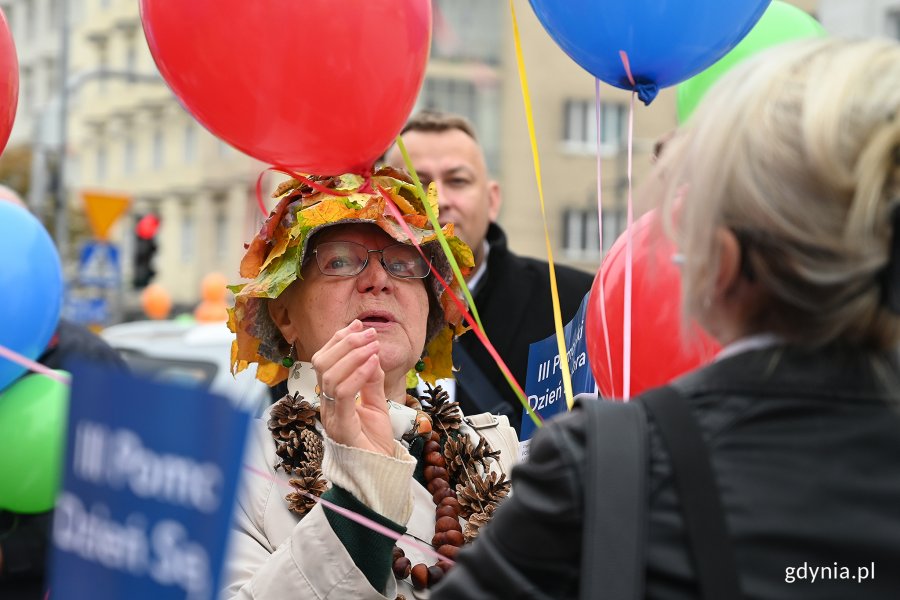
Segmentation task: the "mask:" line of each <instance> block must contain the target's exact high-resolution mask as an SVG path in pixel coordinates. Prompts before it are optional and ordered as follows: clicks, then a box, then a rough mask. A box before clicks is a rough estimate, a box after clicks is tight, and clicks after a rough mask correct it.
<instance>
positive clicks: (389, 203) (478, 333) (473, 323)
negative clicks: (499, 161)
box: [378, 149, 544, 427]
mask: <svg viewBox="0 0 900 600" xmlns="http://www.w3.org/2000/svg"><path fill="white" fill-rule="evenodd" d="M404 151H405V149H404ZM420 185H421V184H420ZM378 191H379V192H381V195H382V196H384V199H385V200H386V203H385V205H386V207H387V209H388V211H390V213H391V215H392V216H393V217H394V220H396V221H397V223H398V224H399V225H400V227H401V228H402V229H403V231H404V232H405V233H406V235H407V237H409V239H410V241H411V242H412V243H413V245H414V246H415V247H416V249H417V250H418V251H419V254H421V255H422V258H424V259H425V262H427V263H428V267H429V268H430V269H431V272H432V273H433V274H434V276H435V278H436V279H437V280H438V281H439V282H440V284H441V285H442V286H443V288H444V290H445V291H446V292H447V294H449V297H450V299H451V300H452V301H453V303H454V304H456V308H457V310H459V312H460V313H461V314H462V315H463V318H465V319H466V321H467V322H468V323H469V327H471V328H472V332H473V333H474V334H475V337H477V338H478V340H479V341H480V342H481V343H482V345H483V346H484V348H485V350H487V351H488V354H490V355H491V358H493V359H494V362H495V363H497V366H498V367H500V372H501V373H503V377H504V378H505V379H506V381H507V383H509V385H510V387H511V388H512V390H513V392H515V394H516V397H517V398H518V399H519V402H520V403H521V404H522V406H523V407H524V408H525V412H527V413H528V416H529V417H531V420H532V421H534V424H535V426H536V427H543V424H544V422H543V419H541V416H540V415H538V414H537V413H535V412H534V409H533V408H532V407H531V404H530V403H529V402H528V400H527V399H526V396H525V392H524V391H523V390H522V386H520V385H519V383H518V382H517V381H516V378H515V377H513V374H512V372H511V371H510V370H509V367H508V366H507V365H506V363H505V362H504V361H503V358H502V357H501V356H500V353H499V352H497V349H496V348H494V345H493V344H491V341H490V340H489V339H488V337H487V334H485V333H484V330H483V329H482V327H481V324H480V323H479V322H478V321H477V319H476V318H474V317H473V316H472V315H471V314H469V312H468V311H467V310H466V306H465V304H463V303H462V300H460V299H459V297H458V296H457V295H456V294H455V293H453V290H451V289H450V284H448V283H447V281H446V280H445V279H444V278H443V277H441V274H440V273H439V272H438V271H437V270H436V269H435V268H434V266H433V265H432V264H431V261H430V260H429V258H428V257H427V256H426V255H425V252H424V251H423V250H422V246H420V245H419V242H418V241H417V240H416V237H415V235H414V234H413V232H412V230H411V229H410V228H409V225H408V224H407V223H406V220H405V219H404V218H403V215H401V214H400V209H398V208H397V205H396V204H394V201H393V200H392V199H391V197H390V195H389V194H388V192H387V191H386V190H385V189H384V188H382V187H381V186H378ZM436 231H440V229H439V228H438V229H436ZM444 252H446V253H447V258H448V259H449V260H451V261H454V262H455V260H456V259H455V258H453V255H452V252H451V251H450V248H449V246H448V247H446V248H444ZM458 277H462V275H458ZM460 281H461V282H464V281H465V280H463V279H460Z"/></svg>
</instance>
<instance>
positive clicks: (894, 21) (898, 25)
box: [885, 8, 900, 40]
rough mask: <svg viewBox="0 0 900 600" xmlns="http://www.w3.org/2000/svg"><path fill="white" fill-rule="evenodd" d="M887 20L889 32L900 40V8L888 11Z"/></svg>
mask: <svg viewBox="0 0 900 600" xmlns="http://www.w3.org/2000/svg"><path fill="white" fill-rule="evenodd" d="M885 22H886V23H887V29H888V31H887V33H888V35H889V36H891V37H892V38H894V39H895V40H900V8H895V9H893V10H891V11H888V13H887V15H886V18H885Z"/></svg>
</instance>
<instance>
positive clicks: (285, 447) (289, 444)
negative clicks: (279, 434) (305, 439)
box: [275, 429, 306, 473]
mask: <svg viewBox="0 0 900 600" xmlns="http://www.w3.org/2000/svg"><path fill="white" fill-rule="evenodd" d="M302 431H306V430H305V429H304V430H302ZM275 454H277V455H278V458H280V459H281V461H280V462H279V463H278V464H277V465H275V470H276V471H277V470H278V469H279V468H282V469H284V470H285V472H286V473H290V471H291V469H292V468H293V467H296V466H298V465H299V464H300V461H301V460H302V458H303V449H302V448H301V443H300V436H298V435H297V432H296V431H291V432H290V433H288V436H287V440H285V441H283V442H282V441H278V440H276V441H275Z"/></svg>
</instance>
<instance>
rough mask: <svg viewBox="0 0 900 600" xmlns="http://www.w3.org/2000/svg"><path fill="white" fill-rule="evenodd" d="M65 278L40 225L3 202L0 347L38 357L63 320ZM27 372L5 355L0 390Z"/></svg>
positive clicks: (0, 212) (0, 216)
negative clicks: (61, 317)
mask: <svg viewBox="0 0 900 600" xmlns="http://www.w3.org/2000/svg"><path fill="white" fill-rule="evenodd" d="M62 292H63V278H62V267H61V266H60V263H59V254H58V253H57V252H56V247H55V246H54V245H53V240H51V239H50V235H49V234H48V233H47V230H46V229H44V226H43V225H41V222H40V221H38V220H37V219H36V218H35V217H34V216H33V215H32V214H31V213H30V212H28V211H27V210H26V209H24V208H22V207H21V206H17V205H15V204H12V203H11V202H0V345H2V346H4V347H6V348H8V349H9V350H12V351H13V352H17V353H18V354H21V355H23V356H25V357H26V358H30V359H31V360H34V359H36V358H37V357H39V356H40V355H41V354H42V353H43V351H44V349H45V348H46V347H47V343H48V342H49V341H50V338H51V337H53V332H54V331H55V330H56V325H57V323H58V322H59V312H60V310H61V308H62ZM24 372H25V368H24V367H21V366H19V364H18V363H14V362H12V361H10V360H9V359H7V358H3V357H0V390H2V389H3V388H5V387H6V386H8V385H9V384H10V383H12V382H13V381H15V380H16V379H17V378H18V377H19V376H20V375H22V374H23V373H24Z"/></svg>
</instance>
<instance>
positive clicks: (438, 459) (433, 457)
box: [425, 452, 447, 467]
mask: <svg viewBox="0 0 900 600" xmlns="http://www.w3.org/2000/svg"><path fill="white" fill-rule="evenodd" d="M425 464H426V465H433V466H435V467H446V466H447V461H446V460H444V455H443V454H441V453H440V452H429V453H428V454H426V455H425Z"/></svg>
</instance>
